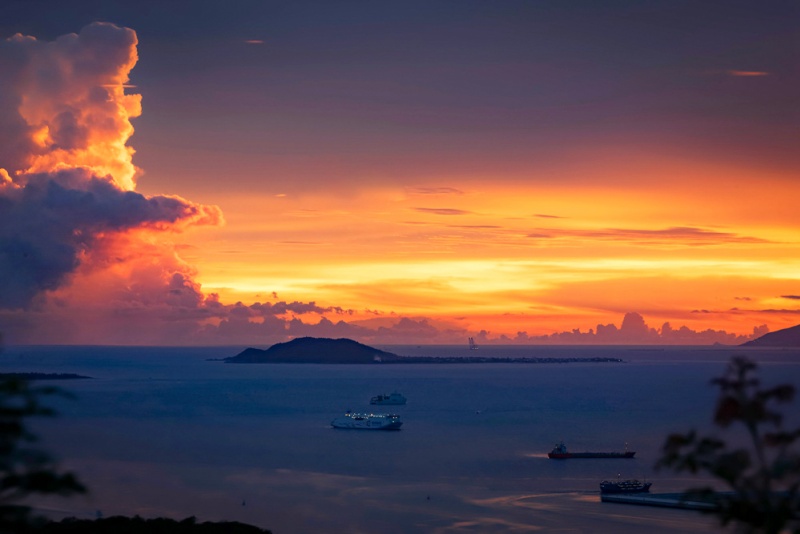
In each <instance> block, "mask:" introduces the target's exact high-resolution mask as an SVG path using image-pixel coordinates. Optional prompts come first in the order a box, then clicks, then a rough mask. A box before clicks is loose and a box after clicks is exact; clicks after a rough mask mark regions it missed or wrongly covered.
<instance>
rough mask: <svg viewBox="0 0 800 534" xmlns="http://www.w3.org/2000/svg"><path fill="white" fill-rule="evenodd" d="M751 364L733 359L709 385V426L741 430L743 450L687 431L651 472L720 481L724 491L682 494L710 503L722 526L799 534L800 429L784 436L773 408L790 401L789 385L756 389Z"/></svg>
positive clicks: (669, 443)
mask: <svg viewBox="0 0 800 534" xmlns="http://www.w3.org/2000/svg"><path fill="white" fill-rule="evenodd" d="M755 375H756V365H755V364H754V363H752V362H750V361H748V360H747V359H745V358H741V357H734V358H733V359H732V360H731V362H730V364H729V366H728V369H727V371H726V373H725V375H723V376H722V377H720V378H717V379H714V380H713V381H712V384H714V385H716V386H718V387H719V389H720V396H719V398H718V400H717V406H716V410H715V412H714V424H715V425H716V426H718V427H720V428H721V429H728V428H730V427H732V426H734V425H735V426H738V427H740V428H743V429H744V430H745V431H746V435H747V438H748V439H747V445H746V446H744V447H740V448H734V447H731V446H729V445H728V443H726V441H725V440H724V439H721V438H719V437H716V436H699V435H698V434H697V432H696V431H694V430H692V431H690V432H688V433H686V434H672V435H670V436H669V437H668V438H667V440H666V442H665V444H664V448H663V456H662V458H661V459H660V460H659V462H658V464H657V466H658V467H669V468H672V469H674V470H675V471H689V472H691V473H698V472H705V473H708V474H711V475H713V476H714V477H715V478H716V479H718V480H720V481H722V482H724V483H725V484H726V485H727V487H728V488H729V490H730V492H725V493H715V492H714V491H713V490H712V489H711V488H709V487H704V488H695V489H692V490H689V492H687V493H692V494H695V495H696V494H703V495H705V496H713V498H714V500H715V502H716V503H718V505H719V507H718V509H717V510H716V512H715V513H717V514H718V515H719V517H720V519H721V521H722V523H723V524H729V523H733V524H735V525H736V526H737V527H738V528H739V529H740V530H741V531H744V532H753V533H756V532H759V533H768V534H778V533H780V532H789V531H791V532H794V533H800V453H798V450H797V444H798V443H800V429H796V430H785V429H784V428H783V415H782V414H781V413H780V412H779V411H777V410H776V409H774V408H773V407H772V405H773V404H775V403H788V402H790V401H791V400H792V399H793V397H794V393H795V390H794V387H793V386H792V385H789V384H784V385H779V386H776V387H772V388H767V389H762V388H761V387H760V386H761V385H760V381H759V380H758V378H757V377H756V376H755Z"/></svg>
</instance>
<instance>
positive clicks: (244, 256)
mask: <svg viewBox="0 0 800 534" xmlns="http://www.w3.org/2000/svg"><path fill="white" fill-rule="evenodd" d="M799 25H800V3H798V2H796V1H795V0H785V1H783V0H777V1H775V0H767V1H763V0H762V1H703V2H697V1H696V0H686V1H681V0H676V1H667V0H664V1H633V0H630V1H622V0H609V1H605V2H595V1H588V0H587V1H565V0H528V1H516V0H508V1H497V2H488V1H480V2H479V1H474V2H473V1H469V0H463V1H462V0H459V1H455V0H453V1H419V2H418V1H404V2H382V1H364V2H352V1H346V2H333V1H321V2H307V1H297V2H283V1H280V2H279V1H268V0H259V1H255V0H254V1H239V0H233V1H230V2H219V1H175V2H162V1H151V0H145V1H137V2H119V1H99V0H98V1H94V2H89V1H81V2H69V1H66V2H62V1H36V2H30V1H27V0H5V1H4V2H3V8H2V11H1V12H0V41H2V42H0V77H1V78H2V84H0V332H2V334H3V336H4V337H5V342H6V343H11V344H15V343H84V344H159V345H163V344H169V345H174V344H235V345H242V344H250V345H259V346H260V345H270V344H272V343H275V342H278V341H285V340H287V339H291V338H292V337H298V336H302V335H314V336H324V337H350V338H353V339H357V340H359V341H362V342H365V343H373V344H423V343H464V344H466V339H467V337H468V336H474V337H476V338H477V339H478V340H479V342H480V343H492V342H497V343H501V342H502V343H541V342H557V343H590V342H596V343H683V344H700V343H713V342H715V341H720V342H730V343H733V342H741V341H744V340H746V339H747V338H748V337H752V336H754V335H759V334H763V333H764V332H766V331H774V330H778V329H781V328H786V327H789V326H793V325H796V324H798V323H800V209H799V208H798V200H800V173H799V172H798V171H800V68H799V67H798V65H800V63H798V58H799V57H800V31H798V26H799ZM623 318H624V322H623ZM666 323H668V324H666ZM598 326H599V328H598ZM577 331H579V332H580V334H576V332H577Z"/></svg>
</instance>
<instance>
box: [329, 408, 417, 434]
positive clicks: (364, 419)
mask: <svg viewBox="0 0 800 534" xmlns="http://www.w3.org/2000/svg"><path fill="white" fill-rule="evenodd" d="M402 425H403V422H402V421H401V420H400V416H399V415H395V414H383V413H354V412H351V411H348V412H347V413H345V414H344V415H343V416H341V417H337V418H336V419H334V420H333V421H331V426H332V427H333V428H345V429H350V430H400V427H401V426H402Z"/></svg>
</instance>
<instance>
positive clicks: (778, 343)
mask: <svg viewBox="0 0 800 534" xmlns="http://www.w3.org/2000/svg"><path fill="white" fill-rule="evenodd" d="M741 346H742V347H782V348H798V347H800V324H799V325H797V326H790V327H789V328H784V329H783V330H776V331H774V332H770V333H768V334H764V335H763V336H761V337H759V338H756V339H754V340H752V341H748V342H746V343H742V344H741Z"/></svg>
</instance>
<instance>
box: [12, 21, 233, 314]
mask: <svg viewBox="0 0 800 534" xmlns="http://www.w3.org/2000/svg"><path fill="white" fill-rule="evenodd" d="M136 44H137V40H136V34H135V32H133V31H132V30H130V29H126V28H119V27H117V26H114V25H113V24H106V23H94V24H91V25H89V26H87V27H85V28H83V30H82V31H81V32H80V33H79V34H70V35H65V36H62V37H60V38H58V39H57V40H55V41H53V42H43V41H39V40H37V39H35V38H33V37H28V36H23V35H19V34H17V35H15V36H13V37H11V38H9V39H7V40H6V41H4V42H2V43H0V78H1V79H2V83H0V310H2V309H5V310H28V311H30V310H34V311H37V312H38V313H43V311H47V310H48V309H50V310H53V309H55V308H61V309H63V308H65V307H69V306H70V305H71V303H72V302H73V300H72V299H74V298H75V297H76V292H78V291H80V292H81V296H82V297H83V299H84V301H83V302H90V301H92V299H94V301H95V302H101V301H105V302H108V301H109V300H117V301H118V302H124V303H125V305H126V306H127V307H136V306H139V307H140V308H141V307H145V306H148V305H149V303H152V302H158V303H159V305H161V306H164V305H168V304H170V303H173V304H180V305H185V306H186V305H188V306H191V305H194V306H195V307H196V305H197V303H198V302H202V299H203V296H202V294H201V293H200V291H199V286H198V285H197V284H196V283H195V282H193V281H192V275H193V272H192V269H191V268H190V266H188V265H186V264H185V263H184V262H182V261H181V260H180V259H179V258H178V257H177V255H176V254H175V252H174V250H173V249H172V247H171V246H170V245H169V244H168V243H169V240H168V239H164V236H166V235H168V234H169V233H170V232H176V231H181V230H183V229H185V228H186V227H188V226H191V225H203V224H207V225H216V224H220V223H221V221H222V216H221V213H220V211H219V209H218V208H216V207H213V206H202V205H197V204H193V203H191V202H189V201H187V200H184V199H182V198H179V197H167V196H153V197H146V196H144V195H142V194H140V193H137V192H135V187H136V178H137V175H138V169H137V168H136V167H135V166H134V165H133V162H132V156H133V152H134V151H133V149H132V148H131V147H129V146H127V141H128V139H129V138H130V136H131V135H132V134H133V127H132V125H131V119H132V118H135V117H137V116H138V115H139V114H140V113H141V97H140V96H139V95H135V94H126V93H125V92H126V89H127V88H128V86H127V85H126V84H127V83H128V81H129V74H130V71H131V69H132V68H133V66H134V65H135V64H136V61H137V53H136ZM90 278H91V279H92V282H91V283H90V282H89V281H88V280H89V279H90ZM87 292H88V293H89V294H87ZM92 293H94V294H92ZM159 295H160V296H163V297H164V298H158V296H159ZM176 295H183V297H181V298H178V297H176ZM170 299H171V300H170ZM83 305H84V306H85V304H83Z"/></svg>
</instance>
